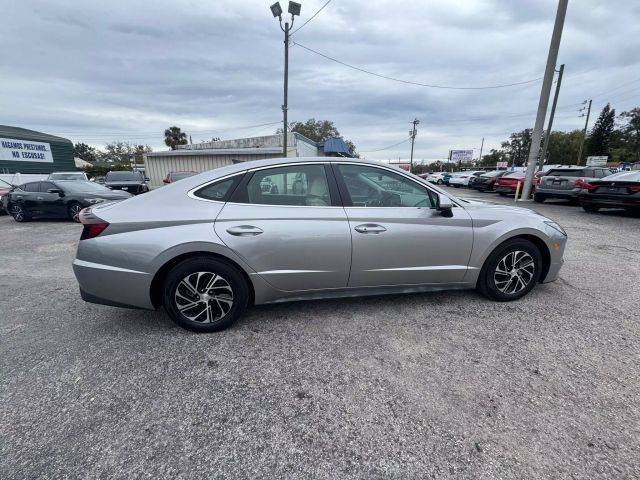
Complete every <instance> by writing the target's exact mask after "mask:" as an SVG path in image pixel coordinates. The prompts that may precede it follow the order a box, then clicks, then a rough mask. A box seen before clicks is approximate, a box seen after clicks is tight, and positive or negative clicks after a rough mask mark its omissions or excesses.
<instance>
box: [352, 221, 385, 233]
mask: <svg viewBox="0 0 640 480" xmlns="http://www.w3.org/2000/svg"><path fill="white" fill-rule="evenodd" d="M354 230H355V231H356V232H359V233H382V232H386V231H387V229H386V228H384V227H383V226H382V225H378V224H377V223H363V224H362V225H358V226H357V227H355V229H354Z"/></svg>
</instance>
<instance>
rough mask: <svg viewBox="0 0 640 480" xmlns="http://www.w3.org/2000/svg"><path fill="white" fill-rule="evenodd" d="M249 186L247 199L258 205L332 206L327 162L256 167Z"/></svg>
mask: <svg viewBox="0 0 640 480" xmlns="http://www.w3.org/2000/svg"><path fill="white" fill-rule="evenodd" d="M246 189H247V192H246V193H247V196H246V199H247V201H248V202H249V203H254V204H258V205H295V206H311V207H328V206H330V205H331V196H330V194H329V184H328V182H327V176H326V173H325V167H324V165H292V166H287V167H275V168H268V169H264V170H256V171H255V172H254V173H253V175H252V177H251V180H249V182H248V183H247V187H246Z"/></svg>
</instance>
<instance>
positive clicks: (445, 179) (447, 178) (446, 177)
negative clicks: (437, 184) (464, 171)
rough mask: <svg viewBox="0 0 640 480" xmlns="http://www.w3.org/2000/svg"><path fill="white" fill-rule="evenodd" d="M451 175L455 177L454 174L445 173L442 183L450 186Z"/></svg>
mask: <svg viewBox="0 0 640 480" xmlns="http://www.w3.org/2000/svg"><path fill="white" fill-rule="evenodd" d="M451 175H453V173H452V172H445V173H444V175H442V183H443V184H444V185H446V186H449V180H450V179H451Z"/></svg>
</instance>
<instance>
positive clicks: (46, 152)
mask: <svg viewBox="0 0 640 480" xmlns="http://www.w3.org/2000/svg"><path fill="white" fill-rule="evenodd" d="M0 160H14V161H16V162H48V163H53V155H51V146H50V145H49V144H48V143H44V142H34V141H31V140H16V139H15V138H0Z"/></svg>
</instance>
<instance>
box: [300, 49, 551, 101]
mask: <svg viewBox="0 0 640 480" xmlns="http://www.w3.org/2000/svg"><path fill="white" fill-rule="evenodd" d="M292 43H293V45H297V46H299V47H302V48H303V49H305V50H307V51H309V52H311V53H315V54H316V55H319V56H321V57H323V58H326V59H327V60H331V61H332V62H335V63H338V64H340V65H343V66H345V67H348V68H352V69H353V70H357V71H359V72H362V73H366V74H368V75H373V76H374V77H378V78H383V79H385V80H392V81H394V82H399V83H405V84H408V85H416V86H418V87H428V88H440V89H446V90H490V89H495V88H506V87H516V86H518V85H527V84H531V83H535V82H539V81H540V80H542V77H539V78H534V79H532V80H526V81H524V82H515V83H507V84H503V85H488V86H483V87H452V86H450V85H433V84H429V83H420V82H413V81H411V80H403V79H401V78H395V77H390V76H388V75H382V74H380V73H375V72H372V71H370V70H365V69H364V68H360V67H356V66H354V65H350V64H348V63H346V62H343V61H341V60H338V59H336V58H333V57H330V56H329V55H325V54H324V53H320V52H318V51H316V50H314V49H312V48H309V47H307V46H305V45H302V44H301V43H298V42H296V41H293V42H292Z"/></svg>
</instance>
